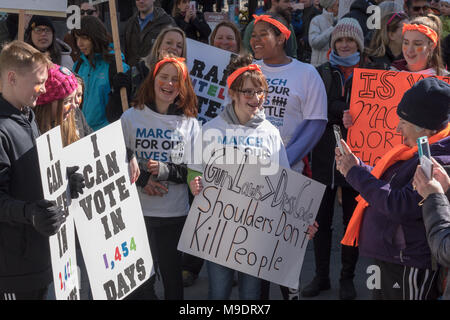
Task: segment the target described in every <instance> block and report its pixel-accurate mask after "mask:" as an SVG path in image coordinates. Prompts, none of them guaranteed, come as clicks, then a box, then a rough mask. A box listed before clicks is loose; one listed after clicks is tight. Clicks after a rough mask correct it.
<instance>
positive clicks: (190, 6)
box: [189, 1, 197, 12]
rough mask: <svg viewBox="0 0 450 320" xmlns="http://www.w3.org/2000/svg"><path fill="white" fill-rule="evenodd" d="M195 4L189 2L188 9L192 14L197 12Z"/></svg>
mask: <svg viewBox="0 0 450 320" xmlns="http://www.w3.org/2000/svg"><path fill="white" fill-rule="evenodd" d="M196 7H197V3H196V2H195V1H189V9H190V10H191V11H192V12H196V11H197V8H196Z"/></svg>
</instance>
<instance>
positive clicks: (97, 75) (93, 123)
mask: <svg viewBox="0 0 450 320" xmlns="http://www.w3.org/2000/svg"><path fill="white" fill-rule="evenodd" d="M110 53H111V54H114V51H111V52H110ZM80 60H81V65H80V67H79V68H78V67H77V66H78V64H79V63H80ZM80 60H78V61H77V62H75V64H74V65H73V70H74V71H76V70H77V69H78V71H77V72H76V73H78V74H79V75H80V76H81V78H83V81H84V83H85V88H84V92H83V114H84V116H85V117H86V121H87V123H88V124H89V126H90V127H91V128H92V129H93V130H94V131H97V130H99V129H101V128H103V127H105V126H107V125H108V124H109V122H108V120H107V119H106V115H105V107H106V104H107V103H108V99H109V97H108V95H109V93H110V91H111V85H110V79H109V75H110V73H109V68H110V63H108V62H106V61H105V60H103V58H102V56H101V54H99V53H96V54H95V55H94V59H93V64H94V66H93V65H91V64H90V63H89V60H88V58H87V57H86V56H85V55H84V54H81V56H80ZM122 60H124V56H123V55H122ZM113 63H115V62H113ZM122 65H123V70H124V72H127V71H128V69H129V68H130V67H129V66H128V65H127V64H126V63H125V62H122Z"/></svg>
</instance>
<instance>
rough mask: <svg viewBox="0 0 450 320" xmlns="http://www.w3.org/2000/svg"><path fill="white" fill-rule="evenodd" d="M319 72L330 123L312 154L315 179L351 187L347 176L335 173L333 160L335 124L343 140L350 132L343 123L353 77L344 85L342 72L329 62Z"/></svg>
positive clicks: (313, 176)
mask: <svg viewBox="0 0 450 320" xmlns="http://www.w3.org/2000/svg"><path fill="white" fill-rule="evenodd" d="M317 71H318V72H319V74H320V76H321V77H322V79H323V80H324V83H325V88H326V90H327V98H328V108H327V115H328V122H327V126H326V128H325V132H324V133H323V135H322V138H321V139H320V140H319V142H318V143H317V144H316V146H315V147H314V149H313V151H312V159H311V166H312V178H313V179H314V180H317V181H319V182H321V183H323V184H326V185H328V186H330V185H337V186H348V184H347V182H346V181H345V178H344V176H342V174H341V173H340V172H339V171H337V170H336V165H335V161H334V149H335V147H336V139H335V137H334V132H333V124H337V125H339V127H340V128H341V132H342V138H343V139H344V140H346V139H347V129H345V128H344V124H343V123H342V116H343V112H344V110H347V109H349V107H350V96H351V89H352V78H351V77H350V78H349V79H347V81H345V82H344V76H343V74H342V72H341V70H340V69H339V68H338V67H336V66H332V65H331V64H330V62H325V63H324V64H322V65H320V66H318V67H317ZM327 82H328V84H327ZM343 88H344V90H343Z"/></svg>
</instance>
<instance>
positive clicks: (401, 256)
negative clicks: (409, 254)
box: [400, 250, 404, 263]
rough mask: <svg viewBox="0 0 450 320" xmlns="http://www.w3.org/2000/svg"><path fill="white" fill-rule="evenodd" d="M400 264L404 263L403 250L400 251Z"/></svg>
mask: <svg viewBox="0 0 450 320" xmlns="http://www.w3.org/2000/svg"><path fill="white" fill-rule="evenodd" d="M400 262H402V263H403V262H404V261H403V250H400Z"/></svg>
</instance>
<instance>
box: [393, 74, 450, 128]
mask: <svg viewBox="0 0 450 320" xmlns="http://www.w3.org/2000/svg"><path fill="white" fill-rule="evenodd" d="M449 109H450V85H449V84H448V83H446V82H444V81H442V80H439V79H437V78H433V77H429V78H425V79H423V80H420V81H419V82H417V83H416V84H415V85H414V86H412V88H411V89H409V90H408V91H406V92H405V94H404V95H403V98H402V100H401V101H400V103H399V104H398V108H397V114H398V116H399V117H400V118H402V119H404V120H406V121H408V122H411V123H413V124H415V125H417V126H419V127H421V128H425V129H430V130H440V129H442V128H443V127H444V126H445V125H446V124H447V123H448V120H449Z"/></svg>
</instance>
